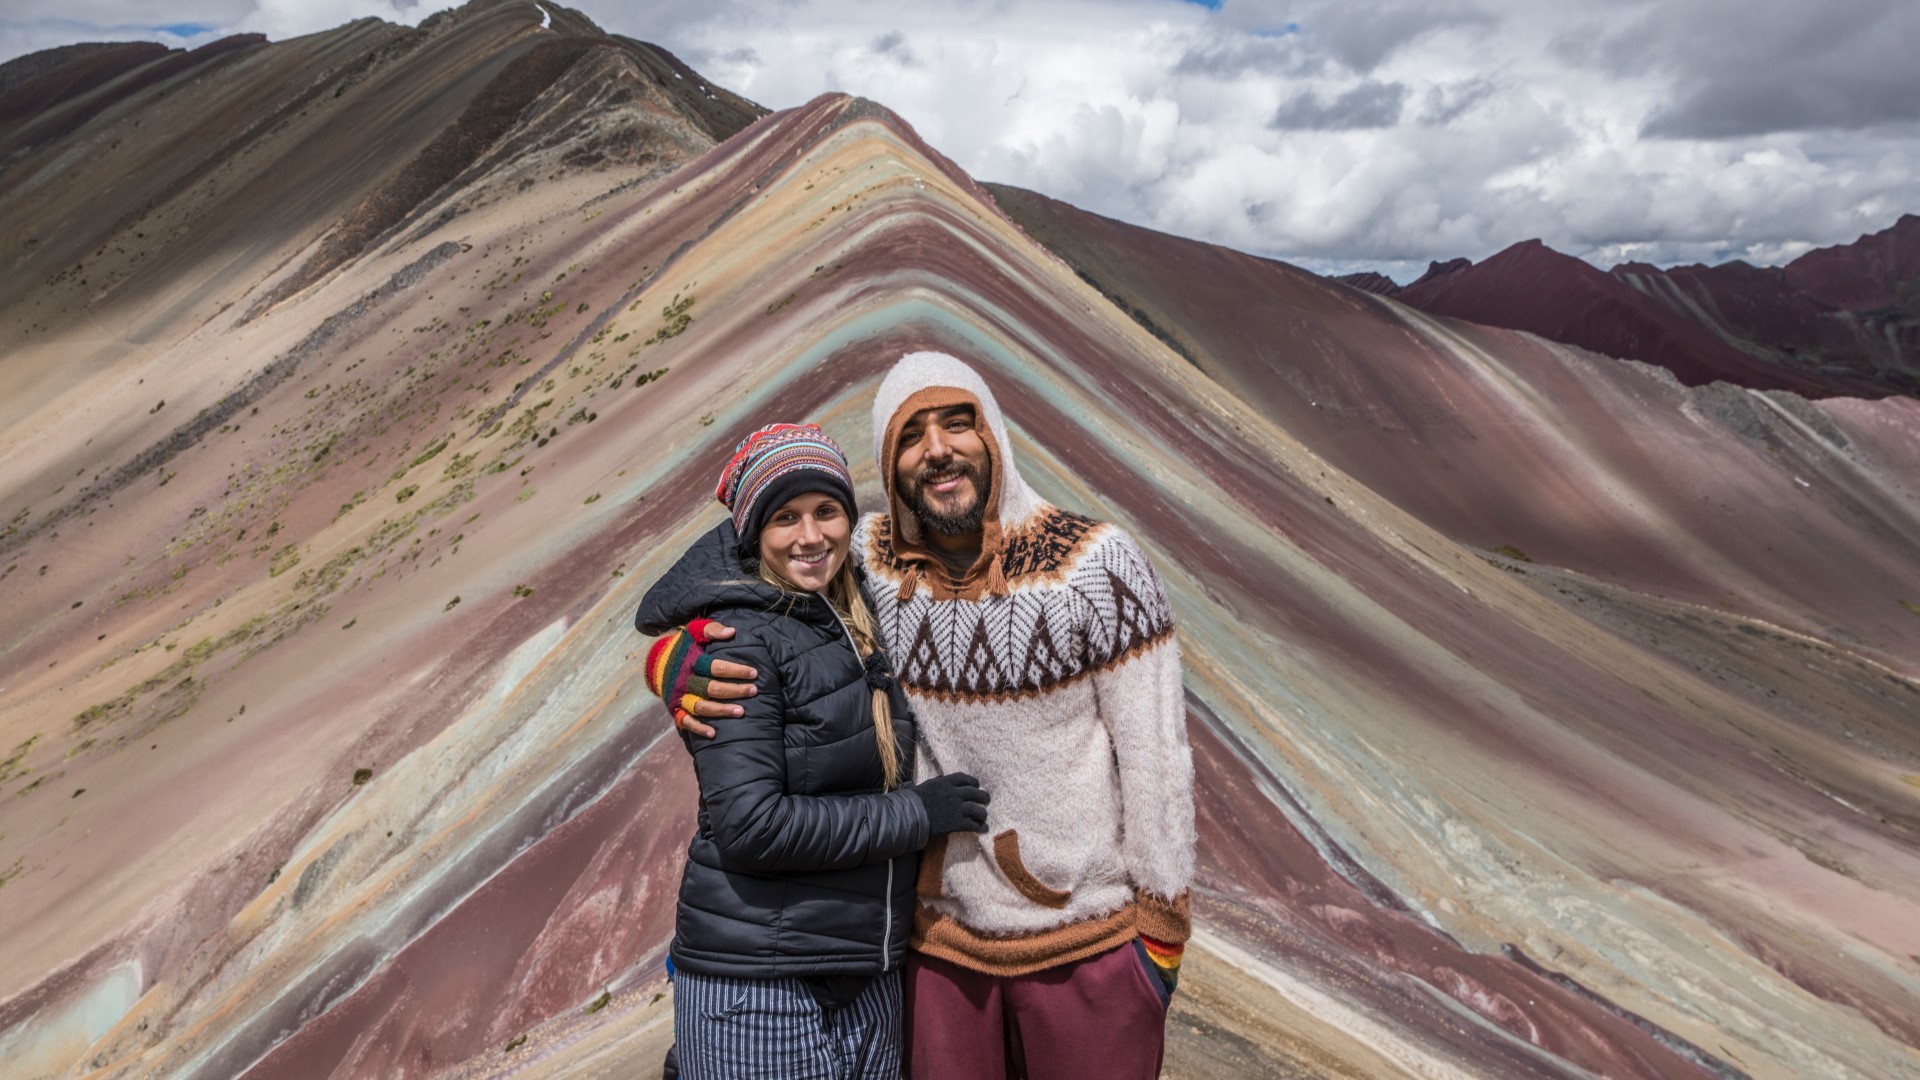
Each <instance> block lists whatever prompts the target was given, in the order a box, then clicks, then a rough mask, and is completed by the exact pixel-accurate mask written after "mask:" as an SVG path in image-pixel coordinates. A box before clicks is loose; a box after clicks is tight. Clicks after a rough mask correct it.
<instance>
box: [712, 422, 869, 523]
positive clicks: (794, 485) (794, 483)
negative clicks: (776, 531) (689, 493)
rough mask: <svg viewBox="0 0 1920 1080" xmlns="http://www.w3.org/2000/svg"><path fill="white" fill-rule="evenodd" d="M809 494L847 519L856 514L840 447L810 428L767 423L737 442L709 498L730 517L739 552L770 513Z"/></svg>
mask: <svg viewBox="0 0 1920 1080" xmlns="http://www.w3.org/2000/svg"><path fill="white" fill-rule="evenodd" d="M813 491H818V492H824V493H826V494H828V495H832V496H833V497H834V498H836V499H839V500H840V503H841V505H842V506H844V507H845V508H846V511H847V516H849V517H854V516H857V515H858V513H859V510H858V509H857V508H856V507H855V506H854V502H853V474H852V472H850V471H849V470H848V468H847V455H846V454H845V453H843V452H842V451H841V449H840V444H839V443H836V442H834V441H833V440H832V439H830V438H828V437H827V434H826V432H824V431H821V430H820V428H819V427H818V426H817V425H815V424H769V425H767V426H766V427H763V428H761V429H760V430H759V431H756V432H754V433H753V434H751V435H748V436H747V437H746V438H744V439H742V440H740V445H739V446H738V447H736V448H735V449H734V451H733V457H732V458H731V459H730V460H729V461H728V462H727V467H726V469H724V470H723V471H722V472H721V473H720V484H719V486H718V487H717V488H715V489H714V493H713V495H714V498H716V499H719V500H720V502H721V503H722V504H723V505H724V506H726V508H727V510H728V512H729V513H731V514H732V515H733V528H734V532H735V533H737V534H738V535H739V537H740V546H741V548H742V549H743V550H747V551H750V552H751V551H753V550H755V549H757V548H758V547H759V543H760V529H761V527H762V526H763V525H765V524H766V520H767V518H768V517H769V516H771V515H772V513H773V512H774V511H775V510H777V509H779V508H780V507H781V506H783V505H785V504H786V501H787V500H788V499H791V498H793V497H794V496H796V495H803V494H806V493H808V492H813Z"/></svg>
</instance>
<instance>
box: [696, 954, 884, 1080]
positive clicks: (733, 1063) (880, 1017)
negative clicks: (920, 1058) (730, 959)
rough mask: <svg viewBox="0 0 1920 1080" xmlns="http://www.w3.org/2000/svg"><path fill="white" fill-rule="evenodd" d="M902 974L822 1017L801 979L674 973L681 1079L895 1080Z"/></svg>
mask: <svg viewBox="0 0 1920 1080" xmlns="http://www.w3.org/2000/svg"><path fill="white" fill-rule="evenodd" d="M900 1012H901V998H900V973H899V972H897V971H893V972H889V973H887V974H885V975H881V976H878V977H876V978H875V979H874V980H873V982H872V983H870V984H869V985H868V986H867V988H866V990H865V991H864V992H863V993H861V995H860V996H859V997H858V998H857V999H855V1000H854V1002H853V1004H851V1005H848V1006H847V1007H846V1008H844V1009H835V1010H834V1011H832V1012H823V1011H822V1010H821V1008H820V1006H819V1005H818V1004H816V1003H815V1002H814V1000H813V995H812V994H810V993H808V992H807V988H806V986H805V985H804V984H803V983H801V981H800V980H799V979H794V978H786V979H737V978H731V977H728V976H717V975H700V974H696V973H695V972H691V971H687V970H686V969H684V968H682V969H680V970H677V971H675V972H674V973H673V1034H674V1038H675V1040H676V1041H677V1042H678V1044H679V1055H680V1075H681V1076H682V1077H683V1080H898V1077H899V1076H900Z"/></svg>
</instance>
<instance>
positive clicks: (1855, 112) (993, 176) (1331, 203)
mask: <svg viewBox="0 0 1920 1080" xmlns="http://www.w3.org/2000/svg"><path fill="white" fill-rule="evenodd" d="M20 2H24V3H30V4H37V5H40V6H41V7H44V8H46V9H47V10H49V11H51V10H53V9H54V6H55V4H54V0H20ZM1836 3H1840V4H1843V5H1844V6H1845V8H1846V10H1845V13H1844V14H1845V18H1840V17H1839V16H1834V17H1833V18H1832V19H1827V20H1826V21H1825V22H1823V21H1822V19H1821V18H1813V16H1811V15H1809V14H1808V13H1807V12H1808V11H1810V10H1811V9H1806V8H1805V7H1804V5H1803V4H1802V3H1801V2H1800V0H1752V2H1751V3H1748V2H1746V0H1738V2H1736V0H1595V2H1591V3H1588V4H1586V5H1583V6H1580V7H1577V8H1575V7H1573V6H1571V5H1565V4H1561V3H1547V2H1540V0H1225V3H1224V4H1223V5H1222V6H1221V8H1220V10H1218V11H1208V10H1205V9H1204V8H1202V7H1199V6H1196V5H1193V4H1187V3H1180V2H1178V0H1099V2H1096V0H947V2H944V3H924V4H911V5H903V4H882V3H877V2H874V0H657V2H655V3H650V4H647V5H630V4H626V3H624V2H619V0H580V2H578V3H576V4H575V5H573V6H576V7H578V8H580V9H581V10H583V11H585V12H586V14H588V15H589V16H590V17H592V18H593V19H594V20H595V21H596V22H598V23H600V25H602V26H603V27H605V28H607V29H608V30H612V31H615V32H618V33H623V34H628V35H630V36H633V37H637V38H641V39H644V40H648V41H654V42H658V43H659V44H661V45H664V46H666V47H667V48H669V49H672V50H673V51H675V52H676V53H678V54H679V55H680V56H681V57H682V58H683V59H685V60H686V61H688V62H689V63H691V64H693V65H694V66H695V67H697V68H699V69H701V70H702V71H703V72H704V73H706V74H707V75H708V77H710V78H712V79H713V80H715V81H716V82H718V83H719V84H721V85H723V86H727V87H729V88H731V89H733V90H735V91H737V92H739V93H742V94H744V95H745V96H747V97H750V98H753V99H754V100H757V101H759V102H761V103H762V104H765V105H767V106H769V107H773V108H783V107H787V106H792V105H797V104H800V103H802V102H804V101H806V100H808V99H809V98H811V97H813V96H814V95H816V94H819V93H822V92H825V91H829V90H842V91H847V92H850V93H855V94H860V95H863V96H866V97H870V98H873V99H875V100H877V101H879V102H881V103H883V104H885V105H887V106H889V107H891V108H893V109H895V110H896V111H898V112H899V113H900V114H901V115H903V116H904V117H906V119H907V120H908V121H909V122H911V123H912V124H913V125H914V126H915V127H916V128H917V129H918V130H919V131H920V133H921V134H922V135H923V136H924V137H925V138H926V139H927V140H928V141H929V142H930V143H932V144H933V145H934V146H935V147H937V148H938V149H940V150H941V151H942V152H944V153H946V154H947V155H949V156H950V157H952V158H953V159H954V160H955V161H957V162H958V163H959V164H960V165H961V166H962V167H963V168H965V169H967V170H968V171H970V172H972V173H973V174H974V175H975V176H977V177H979V178H981V179H984V180H998V181H1003V182H1006V183H1011V184H1017V185H1020V186H1023V187H1030V188H1033V189H1036V190H1039V191H1042V192H1045V193H1047V194H1049V195H1053V196H1055V197H1058V198H1062V199H1065V200H1067V201H1068V202H1072V203H1074V204H1076V205H1079V206H1082V207H1085V208H1086V209H1089V210H1093V211H1095V212H1098V213H1103V214H1107V215H1110V216H1113V217H1118V218H1121V219H1123V220H1127V221H1132V222H1136V223H1138V224H1142V225H1147V226H1149V227H1153V228H1159V229H1164V230H1167V231H1171V232H1177V233H1181V234H1184V235H1189V236H1195V237H1199V238H1202V239H1207V240H1212V241H1216V242H1219V243H1224V244H1228V245H1231V246H1234V247H1238V248H1242V249H1244V250H1249V251H1253V252H1257V253H1260V254H1267V255H1274V256H1278V257H1281V258H1287V259H1291V260H1294V261H1297V262H1300V263H1302V264H1304V265H1308V266H1311V267H1314V268H1320V269H1331V270H1345V269H1356V268H1362V267H1379V268H1384V269H1387V270H1388V271H1389V272H1393V273H1396V274H1397V275H1399V276H1402V277H1405V276H1407V275H1408V274H1412V273H1417V272H1418V271H1419V270H1420V269H1422V268H1423V267H1424V265H1425V262H1426V260H1429V259H1442V258H1450V257H1453V256H1456V255H1466V256H1469V257H1472V258H1476V259H1477V258H1484V257H1485V256H1486V255H1488V254H1491V253H1492V252H1493V251H1496V250H1498V249H1499V248H1501V247H1504V246H1506V245H1507V244H1509V243H1512V242H1515V241H1518V240H1522V239H1528V238H1532V237H1538V238H1541V239H1544V240H1545V241H1546V242H1547V243H1549V244H1551V245H1553V246H1554V247H1556V248H1559V249H1560V250H1562V251H1567V252H1570V253H1573V254H1577V255H1581V256H1584V257H1587V258H1590V259H1593V260H1594V261H1596V262H1598V263H1600V264H1602V265H1610V264H1611V262H1613V261H1616V260H1618V259H1622V258H1636V259H1642V260H1646V261H1653V262H1660V263H1668V262H1676V261H1695V260H1705V261H1718V260H1722V259H1726V258H1735V257H1741V258H1747V259H1749V260H1751V261H1778V260H1781V259H1784V258H1790V257H1792V256H1793V255H1794V254H1797V253H1799V252H1800V251H1803V250H1805V248H1806V247H1808V246H1810V245H1818V244H1828V243H1835V242H1840V241H1846V240H1851V239H1853V238H1854V237H1855V236H1856V235H1858V234H1859V233H1861V232H1864V231H1872V230H1876V229H1880V228H1884V227H1885V226H1887V225H1889V224H1891V223H1892V221H1893V220H1894V218H1895V217H1897V216H1898V215H1899V214H1900V213H1902V212H1906V211H1920V120H1914V119H1912V117H1913V116H1915V115H1916V113H1917V112H1920V106H1916V105H1914V104H1913V102H1916V101H1920V65H1913V64H1911V62H1910V58H1906V59H1905V60H1901V59H1900V58H1898V57H1896V56H1895V55H1894V54H1896V53H1898V49H1894V48H1893V47H1892V45H1891V44H1889V43H1890V42H1893V43H1897V42H1898V41H1900V40H1910V38H1911V33H1910V32H1909V31H1910V30H1911V29H1912V28H1913V27H1914V26H1915V25H1916V24H1915V19H1916V17H1920V16H1916V14H1915V13H1920V6H1916V5H1914V4H1913V3H1912V0H1836ZM196 4H197V5H198V6H199V7H198V10H201V11H205V10H210V9H213V8H216V7H220V6H221V5H222V4H226V5H229V6H231V5H233V4H239V5H241V6H243V7H245V8H246V9H247V11H246V12H245V13H244V14H241V15H239V16H237V17H233V18H230V19H228V20H227V25H229V26H231V27H232V28H234V29H254V30H262V31H265V32H267V33H269V34H270V35H272V36H275V37H284V36H289V35H292V34H297V33H306V32H311V31H313V30H318V29H323V28H325V27H328V26H333V25H337V24H339V23H342V22H345V21H347V20H348V19H350V18H355V17H359V16H363V15H378V16H380V17H382V18H387V19H390V20H394V21H403V22H409V23H412V22H417V21H418V20H419V19H420V17H421V16H423V15H425V14H426V13H428V12H429V11H431V10H435V9H437V8H439V7H442V6H445V4H444V3H441V2H436V0H427V2H425V3H422V4H420V5H418V6H403V5H402V4H401V3H400V0H259V2H249V0H185V2H183V3H182V4H180V5H179V10H180V11H182V12H186V13H187V14H185V15H183V16H181V17H180V19H176V18H174V17H172V16H169V18H168V19H167V20H165V21H166V22H169V23H171V22H176V21H182V20H190V19H193V18H196V17H201V16H197V15H195V14H193V11H194V10H195V5H196ZM59 9H60V10H62V11H66V12H69V13H72V12H75V11H82V10H84V11H85V12H87V13H89V14H88V15H86V16H85V17H98V18H102V19H105V18H110V17H112V14H113V13H114V12H119V13H120V14H121V15H122V16H125V15H126V13H127V12H129V11H132V10H134V5H133V2H132V0H75V3H71V4H61V5H59ZM139 10H140V11H141V13H142V14H141V18H142V19H146V18H149V17H150V16H148V15H147V12H149V11H150V10H151V6H150V5H146V4H143V5H140V8H139ZM73 17H75V18H80V17H82V16H78V15H76V16H73ZM1822 18H1824V17H1822ZM1809 19H1812V21H1811V22H1809ZM121 21H127V19H126V18H123V19H122V20H121ZM8 25H9V24H5V23H0V48H3V47H4V46H5V45H6V44H7V43H8V42H9V41H10V39H9V38H7V37H6V36H5V35H6V33H7V26H8ZM68 40H78V38H69V39H68ZM1909 51H1910V50H1909ZM1771 71H1777V72H1781V73H1787V74H1790V75H1791V78H1790V79H1772V78H1771V76H1770V75H1769V72H1771Z"/></svg>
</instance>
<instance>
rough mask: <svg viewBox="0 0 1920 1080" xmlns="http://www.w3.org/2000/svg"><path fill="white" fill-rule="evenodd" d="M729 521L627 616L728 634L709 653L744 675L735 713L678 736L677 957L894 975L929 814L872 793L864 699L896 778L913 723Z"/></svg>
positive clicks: (849, 645)
mask: <svg viewBox="0 0 1920 1080" xmlns="http://www.w3.org/2000/svg"><path fill="white" fill-rule="evenodd" d="M735 541H736V537H735V535H734V531H733V524H732V523H731V522H722V523H721V524H720V525H719V526H718V527H716V528H715V529H714V530H713V531H712V532H710V533H708V534H707V535H705V536H703V537H701V538H700V539H699V540H698V541H696V542H695V543H694V545H693V547H692V548H690V549H688V551H687V553H686V554H685V555H683V556H681V558H680V561H679V562H678V563H677V564H675V566H674V568H673V569H672V570H669V571H668V572H667V574H666V576H665V577H663V578H661V579H660V580H659V581H658V582H655V583H654V586H653V588H651V589H649V590H648V591H647V595H646V599H644V600H643V601H641V603H640V612H639V615H638V617H637V618H636V619H635V620H634V623H635V625H636V626H638V627H639V629H640V632H641V633H643V634H647V635H649V636H651V635H656V634H661V633H665V632H666V631H668V630H671V629H673V628H674V627H676V626H681V625H684V624H685V623H687V622H689V621H691V620H692V619H695V618H699V617H701V616H706V617H708V618H712V619H718V620H719V621H720V622H722V623H725V624H726V625H728V626H731V627H733V628H734V630H735V631H736V633H735V634H734V636H733V639H732V640H730V641H716V642H713V643H711V644H709V645H707V646H706V651H707V653H708V655H710V656H712V657H714V658H716V659H725V660H732V661H736V662H738V663H742V664H748V665H751V666H753V667H755V668H757V669H759V672H760V678H759V682H758V687H759V694H758V696H756V697H752V698H748V699H747V700H745V701H743V702H741V704H742V705H743V706H744V707H745V709H746V715H745V716H742V717H740V718H738V719H732V720H717V721H715V722H714V723H713V725H712V726H713V728H714V730H715V731H716V732H717V734H716V735H715V736H714V737H713V738H712V739H704V738H697V737H693V736H687V737H686V743H687V749H688V750H689V751H690V752H691V753H692V754H693V763H694V771H695V773H696V774H697V775H698V776H699V779H700V822H699V829H698V832H697V833H696V834H695V835H694V838H693V843H692V844H690V845H689V846H688V848H687V867H686V871H685V873H684V874H683V876H682V877H681V879H680V907H679V913H678V920H677V922H676V924H675V929H674V938H673V961H674V963H675V964H676V965H678V966H680V967H684V968H686V969H687V970H689V971H696V972H701V973H703V974H709V975H733V976H740V977H747V978H772V977H775V976H786V975H838V974H849V975H851V974H877V973H879V972H882V971H891V970H893V969H894V968H897V967H899V966H900V963H901V961H902V960H904V959H905V957H906V948H907V933H908V931H909V930H910V929H911V928H912V923H913V903H914V900H913V883H914V878H915V877H916V876H917V874H918V872H919V861H920V855H919V852H920V849H921V848H922V847H925V846H926V843H927V811H926V807H925V804H923V803H922V802H921V801H920V799H919V798H918V797H917V796H915V795H914V794H913V793H911V792H909V791H906V790H904V789H902V790H895V791H890V792H887V791H882V787H883V779H882V773H881V763H880V755H879V752H878V747H877V744H876V741H875V739H874V735H873V709H872V698H873V694H872V689H871V686H870V685H869V683H870V680H871V682H872V683H873V684H874V685H884V686H885V687H887V689H888V692H889V693H890V695H891V702H892V709H893V724H894V735H895V739H896V742H897V744H898V748H899V752H900V757H901V776H902V778H903V780H904V779H905V778H906V776H907V775H908V772H909V771H910V770H911V769H912V762H913V747H914V724H913V713H912V711H911V709H910V708H909V707H908V705H907V700H906V697H905V695H903V694H902V693H901V692H900V690H899V688H898V687H897V686H895V685H894V684H893V680H892V678H891V677H890V676H888V675H886V674H885V654H884V653H876V654H875V657H876V658H877V659H876V660H875V662H874V663H873V665H872V667H873V669H874V670H873V674H871V675H870V674H869V670H868V666H866V665H863V664H862V663H861V661H860V658H859V656H858V654H857V653H855V651H854V647H853V640H852V638H851V637H849V636H848V633H847V631H846V629H845V628H844V627H843V626H842V625H841V623H840V619H839V617H838V616H837V615H835V614H834V612H833V608H832V606H831V605H829V604H828V603H827V602H826V600H825V599H823V598H821V597H819V596H815V595H813V594H811V593H799V594H789V593H783V592H781V591H780V590H778V589H775V588H774V587H772V586H771V585H768V584H767V583H766V582H764V581H762V580H761V579H760V578H759V577H758V576H756V575H754V574H752V573H749V572H748V571H747V570H746V568H745V567H743V566H742V565H741V563H740V559H739V557H738V555H737V554H735V549H734V545H735Z"/></svg>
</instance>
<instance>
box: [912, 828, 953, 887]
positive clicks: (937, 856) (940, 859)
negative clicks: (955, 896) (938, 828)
mask: <svg viewBox="0 0 1920 1080" xmlns="http://www.w3.org/2000/svg"><path fill="white" fill-rule="evenodd" d="M946 866H947V836H946V834H945V833H942V834H940V835H939V836H936V837H934V838H933V839H931V840H929V841H927V847H926V850H925V851H922V852H921V853H920V878H919V880H917V881H915V882H914V888H913V891H914V893H915V894H916V895H918V896H919V897H920V898H921V899H923V900H932V899H936V898H938V897H942V896H945V895H947V890H946V888H945V874H944V872H945V870H946Z"/></svg>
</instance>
